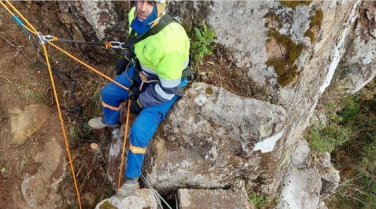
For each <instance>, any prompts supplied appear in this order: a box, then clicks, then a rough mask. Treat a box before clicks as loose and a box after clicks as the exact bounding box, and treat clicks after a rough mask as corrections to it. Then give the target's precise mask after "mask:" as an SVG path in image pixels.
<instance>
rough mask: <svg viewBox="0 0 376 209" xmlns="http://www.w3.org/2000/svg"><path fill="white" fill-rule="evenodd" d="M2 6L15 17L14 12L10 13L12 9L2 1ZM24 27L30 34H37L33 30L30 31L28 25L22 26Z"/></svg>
mask: <svg viewBox="0 0 376 209" xmlns="http://www.w3.org/2000/svg"><path fill="white" fill-rule="evenodd" d="M0 4H1V5H2V6H3V7H4V8H5V9H6V10H7V11H8V12H9V13H10V14H11V15H12V16H13V15H14V14H13V12H12V11H10V9H9V8H8V7H7V6H6V5H5V4H4V3H3V2H2V1H0ZM22 27H24V28H25V29H27V30H28V31H29V32H30V33H32V34H34V35H35V34H36V32H34V31H33V30H32V29H30V28H29V27H27V26H26V25H22Z"/></svg>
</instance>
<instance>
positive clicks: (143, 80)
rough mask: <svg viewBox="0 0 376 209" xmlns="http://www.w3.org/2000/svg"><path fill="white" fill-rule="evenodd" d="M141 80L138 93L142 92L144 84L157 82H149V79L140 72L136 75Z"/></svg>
mask: <svg viewBox="0 0 376 209" xmlns="http://www.w3.org/2000/svg"><path fill="white" fill-rule="evenodd" d="M138 75H139V76H140V78H141V85H140V91H142V87H143V86H144V83H152V82H158V80H149V77H148V76H146V75H145V74H143V73H142V72H140V73H139V74H138Z"/></svg>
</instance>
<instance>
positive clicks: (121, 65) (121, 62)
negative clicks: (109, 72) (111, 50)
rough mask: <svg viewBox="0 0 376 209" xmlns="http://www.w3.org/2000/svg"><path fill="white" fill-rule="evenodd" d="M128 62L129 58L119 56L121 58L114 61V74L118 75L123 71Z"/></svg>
mask: <svg viewBox="0 0 376 209" xmlns="http://www.w3.org/2000/svg"><path fill="white" fill-rule="evenodd" d="M128 63H129V60H127V59H126V58H125V56H121V58H120V59H119V60H118V61H116V62H115V71H116V75H120V74H122V73H123V72H124V71H125V68H126V67H127V65H128Z"/></svg>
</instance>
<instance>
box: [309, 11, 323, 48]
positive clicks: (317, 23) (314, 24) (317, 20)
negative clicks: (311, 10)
mask: <svg viewBox="0 0 376 209" xmlns="http://www.w3.org/2000/svg"><path fill="white" fill-rule="evenodd" d="M323 16H324V15H323V12H322V10H321V9H319V10H317V11H316V13H315V15H314V16H313V17H312V18H311V22H310V23H309V28H308V30H307V31H306V32H305V33H304V36H306V37H309V38H310V39H311V43H313V42H314V41H315V39H316V34H315V32H314V30H315V28H318V29H319V28H320V27H321V23H322V18H323Z"/></svg>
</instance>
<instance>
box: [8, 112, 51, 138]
mask: <svg viewBox="0 0 376 209" xmlns="http://www.w3.org/2000/svg"><path fill="white" fill-rule="evenodd" d="M46 109H48V108H47V106H45V105H30V106H28V107H25V109H24V110H20V109H18V108H16V109H13V110H10V121H11V133H12V135H13V139H12V142H13V143H15V144H17V145H20V144H22V143H23V142H24V141H25V140H26V139H27V138H28V137H30V136H32V135H33V134H34V133H35V132H37V131H38V130H39V129H40V128H41V127H42V126H43V125H44V123H45V122H46V121H47V116H48V111H46Z"/></svg>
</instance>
